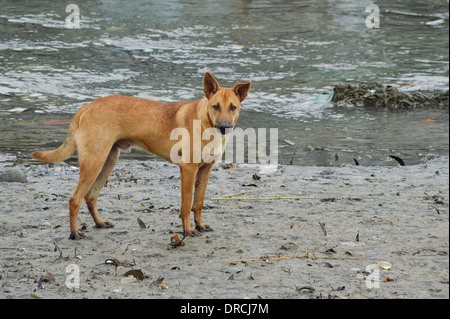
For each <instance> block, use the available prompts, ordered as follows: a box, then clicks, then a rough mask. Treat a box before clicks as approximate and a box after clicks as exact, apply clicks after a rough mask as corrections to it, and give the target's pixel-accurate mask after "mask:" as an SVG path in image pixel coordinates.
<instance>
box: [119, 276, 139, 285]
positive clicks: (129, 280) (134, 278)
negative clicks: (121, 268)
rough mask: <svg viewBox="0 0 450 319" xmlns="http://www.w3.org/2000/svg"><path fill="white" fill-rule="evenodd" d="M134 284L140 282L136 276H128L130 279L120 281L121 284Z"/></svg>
mask: <svg viewBox="0 0 450 319" xmlns="http://www.w3.org/2000/svg"><path fill="white" fill-rule="evenodd" d="M133 282H138V280H137V278H136V277H134V276H128V277H125V278H122V279H120V283H121V284H129V283H133Z"/></svg>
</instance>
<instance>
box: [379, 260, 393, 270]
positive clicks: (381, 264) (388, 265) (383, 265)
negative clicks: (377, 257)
mask: <svg viewBox="0 0 450 319" xmlns="http://www.w3.org/2000/svg"><path fill="white" fill-rule="evenodd" d="M377 265H378V267H380V268H383V269H389V268H391V267H392V264H391V263H390V262H388V261H379V262H377Z"/></svg>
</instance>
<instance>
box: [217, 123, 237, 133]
mask: <svg viewBox="0 0 450 319" xmlns="http://www.w3.org/2000/svg"><path fill="white" fill-rule="evenodd" d="M216 128H217V129H218V130H219V131H220V133H222V134H223V135H225V134H228V133H231V131H232V130H233V126H232V125H230V124H219V125H216Z"/></svg>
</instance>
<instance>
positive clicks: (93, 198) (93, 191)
mask: <svg viewBox="0 0 450 319" xmlns="http://www.w3.org/2000/svg"><path fill="white" fill-rule="evenodd" d="M119 155H120V149H119V148H118V147H117V146H113V147H112V149H111V151H110V152H109V155H108V157H107V158H106V161H105V164H104V165H103V168H102V170H101V171H100V174H98V176H97V179H96V180H95V182H94V184H92V186H91V188H90V189H89V191H88V193H87V194H86V196H84V200H85V201H86V205H87V207H88V209H89V213H91V216H92V218H93V219H94V222H95V226H96V227H97V228H111V227H114V225H113V224H112V223H111V222H109V221H107V220H103V219H102V218H101V217H100V215H99V213H98V210H97V198H98V194H99V193H100V190H101V189H102V188H103V185H105V183H106V181H107V180H108V177H109V175H110V174H111V172H112V170H113V169H114V166H115V165H116V163H117V160H118V158H119Z"/></svg>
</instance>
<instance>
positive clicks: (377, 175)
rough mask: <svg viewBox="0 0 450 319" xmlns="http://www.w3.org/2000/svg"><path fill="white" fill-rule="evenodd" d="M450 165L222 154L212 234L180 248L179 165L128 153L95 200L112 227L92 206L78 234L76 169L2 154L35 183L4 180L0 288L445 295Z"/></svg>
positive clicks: (210, 207) (55, 292) (118, 293)
mask: <svg viewBox="0 0 450 319" xmlns="http://www.w3.org/2000/svg"><path fill="white" fill-rule="evenodd" d="M448 163H449V161H448V158H447V157H440V158H435V159H433V160H430V161H429V162H427V163H425V162H424V163H423V164H421V165H417V166H403V167H400V166H397V163H396V162H395V161H394V162H392V163H389V165H388V166H383V167H367V166H354V165H347V166H341V167H302V166H289V165H278V166H277V167H272V169H271V170H268V169H267V167H266V168H264V167H260V166H258V165H253V166H249V165H239V166H237V167H233V168H232V169H230V168H229V167H227V166H226V165H224V164H218V165H216V167H215V169H214V171H213V173H212V176H211V179H210V181H209V186H208V189H207V194H206V198H205V205H204V210H203V219H204V221H205V223H207V224H209V225H210V226H211V227H212V228H213V229H214V231H213V232H209V233H204V234H203V236H201V237H189V238H186V239H185V240H184V241H183V242H182V244H181V245H178V246H177V247H175V246H176V245H174V244H173V242H174V241H175V239H172V240H171V238H172V237H173V236H176V235H178V237H179V239H182V234H181V231H182V228H181V220H180V219H179V217H178V209H179V202H180V186H179V183H180V177H179V170H178V167H177V166H175V165H172V164H167V163H163V162H153V161H135V160H120V161H119V163H118V165H117V166H116V168H115V170H114V172H113V174H112V175H111V177H110V179H109V180H108V183H107V185H106V187H105V188H104V189H103V190H102V192H101V193H100V197H99V203H98V204H99V210H100V214H101V216H102V217H103V218H105V219H108V220H109V221H111V222H112V223H113V224H115V227H114V228H111V229H96V228H94V227H93V225H94V223H93V221H92V218H91V217H90V215H89V213H88V211H87V208H86V206H85V205H84V204H83V206H82V208H81V210H80V214H79V225H80V227H81V226H82V224H84V223H85V227H86V231H85V232H86V235H87V236H86V238H85V239H83V240H79V241H72V240H69V239H68V237H69V217H68V200H69V198H70V196H71V194H72V192H73V190H74V188H75V186H76V183H77V181H78V167H76V166H71V165H69V164H66V163H61V164H54V165H42V164H19V165H15V166H14V165H13V164H12V163H11V162H7V161H3V162H0V175H1V174H2V172H3V173H4V172H5V171H7V170H8V169H10V168H11V167H13V166H14V167H15V168H16V169H18V170H20V171H22V172H23V173H24V174H25V176H26V179H27V183H18V182H6V181H2V182H0V240H1V243H0V298H2V299H8V298H25V299H28V298H193V299H196V298H263V299H266V298H276V299H280V298H289V299H291V298H351V299H353V298H354V299H360V298H402V299H406V298H449V256H448V254H449V206H448V200H449V199H448V197H449V182H448V179H449V165H448ZM255 174H256V175H255ZM258 177H259V179H258ZM233 194H238V195H234V196H228V195H233ZM227 196H228V197H227ZM216 198H222V199H216ZM236 198H258V200H251V199H240V200H239V199H236ZM270 198H271V199H270ZM138 218H139V219H140V220H141V221H142V222H143V223H144V225H140V224H139V223H138V220H137V219H138ZM191 218H192V217H191ZM74 269H75V270H74ZM130 270H134V271H132V272H131V273H129V274H131V275H134V277H126V276H124V274H126V273H127V272H128V271H130ZM137 270H140V272H139V271H137ZM66 271H68V272H66ZM76 274H78V275H79V285H77V286H75V287H74V286H73V285H74V284H76V281H75V279H73V278H74V277H73V276H75V275H76ZM141 275H142V276H143V277H142V276H141ZM368 276H376V277H377V278H375V277H368ZM136 277H140V278H139V279H138V278H136ZM72 279H73V280H72ZM371 279H373V280H371Z"/></svg>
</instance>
